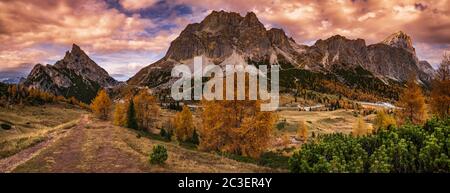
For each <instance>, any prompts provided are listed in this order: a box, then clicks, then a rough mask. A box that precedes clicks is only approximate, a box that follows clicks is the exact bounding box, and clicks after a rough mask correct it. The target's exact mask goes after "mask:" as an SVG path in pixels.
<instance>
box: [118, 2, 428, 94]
mask: <svg viewBox="0 0 450 193" xmlns="http://www.w3.org/2000/svg"><path fill="white" fill-rule="evenodd" d="M236 55H238V56H236ZM194 56H202V57H204V58H205V59H206V62H212V63H214V64H220V65H223V62H224V61H235V60H236V59H229V58H231V57H233V58H241V60H244V61H251V63H255V62H257V63H258V62H259V63H261V62H262V63H265V64H275V63H290V64H292V66H293V67H294V68H298V69H302V70H308V71H312V72H318V73H325V74H336V72H335V70H336V69H345V70H349V71H352V70H354V69H356V68H359V67H362V68H363V69H364V70H367V71H369V72H370V73H371V74H372V75H373V76H374V77H373V78H375V79H380V80H381V81H383V82H385V83H388V82H390V81H397V82H403V81H405V80H406V79H407V78H408V76H409V74H411V73H414V74H417V75H418V80H420V82H422V83H423V84H424V85H427V84H429V81H430V80H431V75H432V71H433V69H432V68H430V65H427V64H426V63H425V62H421V61H419V59H418V58H417V56H416V54H415V49H414V47H413V46H412V38H411V37H410V36H408V35H407V34H406V33H404V32H402V31H399V32H397V33H394V34H392V35H391V36H388V37H387V38H386V39H384V40H382V41H380V42H379V43H375V44H371V45H366V42H365V40H364V39H360V38H358V39H348V38H346V37H344V36H341V35H334V36H331V37H330V38H327V39H325V40H321V39H320V40H317V41H316V42H315V44H313V45H311V46H307V45H300V44H297V43H296V42H295V41H294V40H293V39H292V38H291V37H288V36H287V35H286V33H285V32H284V31H283V30H282V29H277V28H272V29H269V30H267V29H266V28H265V27H264V25H263V24H262V23H261V22H259V20H258V18H257V17H256V14H255V13H253V12H248V13H247V14H246V15H245V16H241V15H240V14H239V13H234V12H225V11H212V12H211V14H209V15H208V16H206V17H205V19H204V20H203V21H201V22H200V23H193V24H189V25H187V26H186V28H185V29H184V30H183V31H182V32H181V34H180V35H179V36H178V37H177V38H176V39H175V40H174V41H172V42H171V44H170V47H169V49H168V51H167V53H166V55H165V56H164V57H163V58H162V59H161V60H159V61H157V62H155V63H153V64H150V65H148V66H147V67H145V68H143V69H141V70H140V71H139V72H138V73H137V74H136V75H135V76H133V77H131V78H130V79H129V80H128V81H127V82H128V83H129V84H132V85H139V86H149V87H167V86H169V85H170V82H171V81H173V79H172V78H170V77H166V75H167V76H170V69H171V68H172V67H173V66H174V65H175V64H188V65H189V64H190V63H192V58H193V57H194ZM241 60H240V61H241ZM231 63H232V64H233V62H231ZM342 82H343V83H345V81H342Z"/></svg>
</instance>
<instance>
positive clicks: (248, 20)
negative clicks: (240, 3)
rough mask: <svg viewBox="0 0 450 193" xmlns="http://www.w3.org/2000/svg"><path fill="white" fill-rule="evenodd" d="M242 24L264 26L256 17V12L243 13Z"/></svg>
mask: <svg viewBox="0 0 450 193" xmlns="http://www.w3.org/2000/svg"><path fill="white" fill-rule="evenodd" d="M242 24H243V25H245V26H248V27H252V26H256V27H262V28H264V25H263V24H262V23H261V22H260V21H259V19H258V17H256V14H255V13H253V12H248V13H247V14H246V15H245V17H244V20H243V21H242Z"/></svg>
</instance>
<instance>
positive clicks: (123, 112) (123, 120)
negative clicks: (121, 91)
mask: <svg viewBox="0 0 450 193" xmlns="http://www.w3.org/2000/svg"><path fill="white" fill-rule="evenodd" d="M128 104H129V102H128V101H123V102H119V103H117V104H116V106H115V109H114V115H113V116H114V117H113V119H114V121H113V123H114V125H118V126H121V127H127V126H128V118H127V115H128V114H127V113H128Z"/></svg>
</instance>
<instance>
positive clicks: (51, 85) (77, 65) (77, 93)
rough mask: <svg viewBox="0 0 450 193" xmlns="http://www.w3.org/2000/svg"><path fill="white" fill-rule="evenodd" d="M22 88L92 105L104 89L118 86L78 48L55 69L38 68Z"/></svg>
mask: <svg viewBox="0 0 450 193" xmlns="http://www.w3.org/2000/svg"><path fill="white" fill-rule="evenodd" d="M22 84H23V85H25V86H27V87H29V88H36V89H40V90H43V91H46V92H50V93H54V94H57V95H63V96H66V97H71V96H73V97H75V98H77V99H79V100H81V101H83V102H86V103H89V102H90V101H91V99H92V98H94V97H95V95H96V94H97V91H98V90H99V89H100V88H102V87H112V86H115V85H117V84H118V82H117V81H116V80H114V79H113V78H112V77H110V76H109V74H108V73H107V72H106V71H105V70H104V69H103V68H101V67H100V66H98V65H97V64H96V63H95V62H94V61H93V60H91V59H90V58H89V56H88V55H87V54H86V53H85V52H84V51H83V50H81V48H80V47H79V46H77V45H75V44H74V45H73V46H72V50H71V51H70V52H69V51H68V52H66V55H65V56H64V58H63V59H62V60H59V61H58V62H56V63H55V65H42V64H37V65H35V66H34V68H33V69H32V70H31V72H30V74H29V75H28V77H27V79H26V80H25V81H24V82H23V83H22Z"/></svg>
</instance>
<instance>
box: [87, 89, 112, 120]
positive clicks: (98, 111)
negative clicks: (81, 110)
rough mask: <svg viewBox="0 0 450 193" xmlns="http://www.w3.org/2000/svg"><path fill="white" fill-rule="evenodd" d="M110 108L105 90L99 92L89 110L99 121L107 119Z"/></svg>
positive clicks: (109, 100)
mask: <svg viewBox="0 0 450 193" xmlns="http://www.w3.org/2000/svg"><path fill="white" fill-rule="evenodd" d="M110 107H111V99H110V98H109V96H108V94H107V93H106V91H105V90H100V91H99V92H98V94H97V97H95V99H94V100H93V101H92V104H91V109H92V111H93V112H94V114H95V115H97V117H99V118H100V119H103V120H106V119H108V116H109V112H110Z"/></svg>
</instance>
